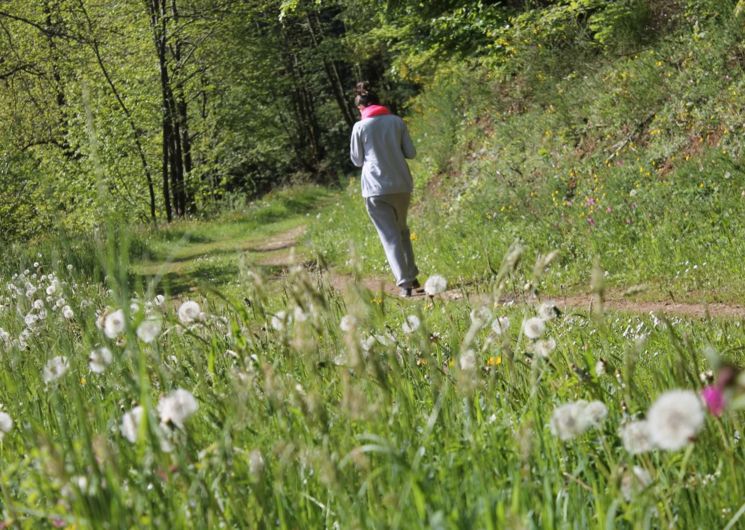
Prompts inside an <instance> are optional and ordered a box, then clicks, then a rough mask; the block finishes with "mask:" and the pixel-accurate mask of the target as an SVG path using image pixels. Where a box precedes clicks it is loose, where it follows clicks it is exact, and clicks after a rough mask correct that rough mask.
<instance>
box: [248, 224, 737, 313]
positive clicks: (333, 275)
mask: <svg viewBox="0 0 745 530" xmlns="http://www.w3.org/2000/svg"><path fill="white" fill-rule="evenodd" d="M305 229H306V227H305V226H298V227H296V228H293V229H292V230H288V231H286V232H282V233H279V234H276V235H274V236H272V237H271V238H268V239H267V240H266V241H264V242H263V243H262V244H261V245H259V246H256V247H254V248H253V249H252V250H253V251H256V252H268V253H270V254H271V255H269V256H267V257H266V258H263V259H261V260H259V261H258V264H259V265H273V266H288V267H289V266H291V265H293V264H294V263H295V262H294V261H293V250H294V249H295V248H297V247H298V242H299V240H300V238H301V237H302V236H303V234H304V233H305ZM281 250H286V252H279V251H281ZM322 274H324V275H327V276H328V279H329V284H330V285H332V286H333V287H334V289H336V290H338V291H341V292H344V291H346V290H348V289H349V288H350V287H351V286H352V285H353V284H354V281H355V280H354V278H353V277H352V276H351V275H348V274H341V273H339V272H337V271H334V270H330V271H325V272H323V273H322ZM360 284H361V286H362V287H364V288H366V289H369V290H370V291H373V292H381V293H383V294H384V295H388V296H392V297H398V296H399V295H398V289H397V288H396V286H395V285H393V283H392V282H391V281H390V280H389V279H387V278H381V277H368V278H364V279H362V280H360ZM620 293H621V291H619V292H618V293H614V292H611V293H610V294H609V295H608V297H607V299H606V300H605V301H604V303H603V307H604V309H605V310H607V311H617V312H622V313H640V314H650V313H654V314H656V315H660V316H662V315H670V316H684V317H689V318H696V319H703V318H709V317H711V318H728V319H735V320H736V319H745V306H742V305H730V304H722V303H712V304H705V303H680V302H673V301H655V302H648V301H635V300H631V299H628V298H624V297H623V296H622V295H621V294H620ZM467 294H468V287H464V288H460V287H459V288H452V289H449V290H447V291H445V292H444V293H442V294H440V295H438V296H437V297H438V298H440V299H445V300H460V299H463V298H465V297H466V295H467ZM480 296H482V295H475V299H478V298H479V297H480ZM426 298H427V297H426V296H425V295H418V296H414V297H412V300H413V301H416V300H421V299H426ZM549 298H550V299H552V300H553V301H554V302H555V303H556V304H557V306H558V307H559V308H560V309H562V310H565V311H566V310H569V309H583V310H587V311H592V310H593V309H595V307H594V297H593V296H592V295H591V294H576V295H570V296H557V297H546V299H549ZM509 301H510V299H509V298H505V299H504V302H509Z"/></svg>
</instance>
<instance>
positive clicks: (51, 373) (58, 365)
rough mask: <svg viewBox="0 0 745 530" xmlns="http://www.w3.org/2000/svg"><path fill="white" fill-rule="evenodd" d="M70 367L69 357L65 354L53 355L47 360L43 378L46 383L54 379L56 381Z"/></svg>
mask: <svg viewBox="0 0 745 530" xmlns="http://www.w3.org/2000/svg"><path fill="white" fill-rule="evenodd" d="M69 368H70V364H69V363H68V361H67V357H65V356H64V355H58V356H57V357H52V358H51V359H49V361H47V364H46V365H45V366H44V371H43V374H42V375H43V379H44V383H46V384H49V383H51V382H53V381H56V380H57V379H59V378H60V377H62V376H63V375H65V373H66V372H67V370H68V369H69Z"/></svg>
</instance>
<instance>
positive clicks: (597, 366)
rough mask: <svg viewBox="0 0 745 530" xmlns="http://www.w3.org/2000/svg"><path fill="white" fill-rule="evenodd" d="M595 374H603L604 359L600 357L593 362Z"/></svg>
mask: <svg viewBox="0 0 745 530" xmlns="http://www.w3.org/2000/svg"><path fill="white" fill-rule="evenodd" d="M595 375H596V376H598V377H600V376H602V375H605V361H603V360H602V359H599V360H598V362H596V363H595Z"/></svg>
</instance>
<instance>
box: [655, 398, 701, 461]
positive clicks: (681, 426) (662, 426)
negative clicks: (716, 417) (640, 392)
mask: <svg viewBox="0 0 745 530" xmlns="http://www.w3.org/2000/svg"><path fill="white" fill-rule="evenodd" d="M705 419H706V412H705V410H704V407H703V404H702V403H701V400H700V399H699V397H698V395H696V393H695V392H693V391H691V390H670V391H669V392H665V393H664V394H662V395H661V396H660V397H658V398H657V401H655V402H654V403H653V404H652V406H651V407H650V408H649V412H648V413H647V422H648V424H649V430H650V434H651V439H652V442H653V443H654V444H655V445H656V446H657V447H659V448H661V449H666V450H668V451H677V450H678V449H681V448H683V447H685V446H686V445H688V443H689V442H690V441H691V439H692V438H693V437H694V436H696V434H697V433H698V431H699V430H701V427H703V425H704V420H705Z"/></svg>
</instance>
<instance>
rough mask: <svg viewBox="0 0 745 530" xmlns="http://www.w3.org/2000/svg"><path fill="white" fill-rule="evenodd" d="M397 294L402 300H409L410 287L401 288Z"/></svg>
mask: <svg viewBox="0 0 745 530" xmlns="http://www.w3.org/2000/svg"><path fill="white" fill-rule="evenodd" d="M399 294H400V295H401V297H402V298H411V287H401V289H400V291H399Z"/></svg>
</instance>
